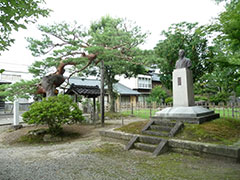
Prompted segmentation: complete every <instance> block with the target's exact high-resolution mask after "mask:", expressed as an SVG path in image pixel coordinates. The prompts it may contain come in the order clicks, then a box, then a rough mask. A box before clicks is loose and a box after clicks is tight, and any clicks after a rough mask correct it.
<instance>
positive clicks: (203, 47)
mask: <svg viewBox="0 0 240 180" xmlns="http://www.w3.org/2000/svg"><path fill="white" fill-rule="evenodd" d="M162 35H164V37H165V39H164V40H160V41H159V43H158V44H157V45H156V47H155V48H154V50H155V53H156V64H158V66H159V68H160V72H161V74H160V81H161V82H162V83H163V85H164V86H165V87H166V88H168V89H172V84H171V81H172V71H173V69H174V68H175V63H176V61H177V59H178V51H179V49H184V50H185V52H186V57H188V58H189V59H191V61H192V67H191V69H192V71H193V78H194V81H196V80H197V79H199V78H200V77H201V76H202V75H203V74H204V73H205V72H207V71H211V69H212V64H211V62H210V59H211V58H212V57H211V54H212V53H211V51H212V49H211V47H209V46H208V40H207V35H208V29H207V28H206V27H204V26H198V25H197V23H187V22H182V23H179V24H173V25H171V26H170V27H169V28H168V31H163V32H162Z"/></svg>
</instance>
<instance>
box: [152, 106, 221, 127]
mask: <svg viewBox="0 0 240 180" xmlns="http://www.w3.org/2000/svg"><path fill="white" fill-rule="evenodd" d="M219 117H220V116H219V114H216V113H214V111H212V110H209V109H206V108H204V107H201V106H189V107H168V108H165V109H163V110H161V111H159V112H157V113H156V114H155V116H153V117H152V119H154V120H176V121H182V122H188V123H194V124H201V123H203V122H205V121H210V120H213V119H217V118H219Z"/></svg>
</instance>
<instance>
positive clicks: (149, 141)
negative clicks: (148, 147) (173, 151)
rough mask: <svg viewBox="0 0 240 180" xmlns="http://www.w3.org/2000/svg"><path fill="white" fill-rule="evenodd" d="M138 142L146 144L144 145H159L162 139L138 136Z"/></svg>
mask: <svg viewBox="0 0 240 180" xmlns="http://www.w3.org/2000/svg"><path fill="white" fill-rule="evenodd" d="M138 141H139V142H141V143H146V144H156V145H157V144H159V143H160V142H161V141H162V139H161V138H159V137H152V136H140V137H139V138H138Z"/></svg>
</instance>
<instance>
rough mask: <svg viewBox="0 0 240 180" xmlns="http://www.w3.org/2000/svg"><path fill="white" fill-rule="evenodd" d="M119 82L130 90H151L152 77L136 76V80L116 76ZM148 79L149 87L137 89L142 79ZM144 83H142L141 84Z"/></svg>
mask: <svg viewBox="0 0 240 180" xmlns="http://www.w3.org/2000/svg"><path fill="white" fill-rule="evenodd" d="M116 78H117V79H118V80H119V82H120V83H121V84H123V85H125V86H127V87H129V88H131V89H152V77H151V76H147V75H138V76H137V77H136V78H134V77H132V78H124V76H118V77H116ZM143 78H145V79H149V84H150V85H149V86H148V87H139V85H140V83H142V82H140V81H142V79H143ZM143 83H144V82H143Z"/></svg>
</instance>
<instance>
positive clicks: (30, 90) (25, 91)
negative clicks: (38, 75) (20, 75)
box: [0, 79, 39, 102]
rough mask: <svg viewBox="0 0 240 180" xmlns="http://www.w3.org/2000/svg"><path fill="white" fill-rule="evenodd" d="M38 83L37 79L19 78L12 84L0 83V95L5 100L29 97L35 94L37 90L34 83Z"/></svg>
mask: <svg viewBox="0 0 240 180" xmlns="http://www.w3.org/2000/svg"><path fill="white" fill-rule="evenodd" d="M37 83H39V80H38V79H34V80H31V81H25V80H21V81H19V82H16V83H14V84H5V85H0V96H1V97H4V98H5V100H7V101H12V102H13V101H14V100H15V99H16V98H26V99H29V98H31V97H32V95H34V94H35V92H36V90H37V86H36V84H37Z"/></svg>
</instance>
